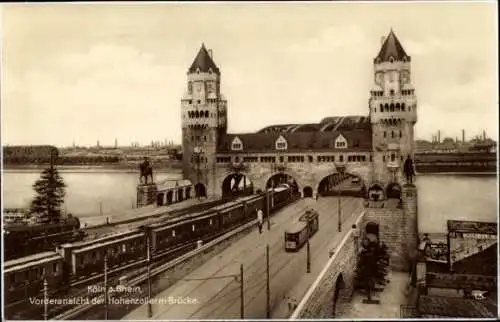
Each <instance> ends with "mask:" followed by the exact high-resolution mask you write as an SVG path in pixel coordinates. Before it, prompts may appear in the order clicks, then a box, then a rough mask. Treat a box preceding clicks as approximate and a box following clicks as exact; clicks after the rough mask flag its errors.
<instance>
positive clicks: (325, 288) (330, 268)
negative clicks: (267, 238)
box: [291, 213, 365, 319]
mask: <svg viewBox="0 0 500 322" xmlns="http://www.w3.org/2000/svg"><path fill="white" fill-rule="evenodd" d="M364 215H365V214H364V213H362V214H361V215H360V216H359V217H358V219H357V221H356V225H357V226H358V227H359V224H360V223H361V221H362V219H363V217H364ZM358 236H359V230H358V229H357V228H356V229H351V230H350V231H349V232H347V234H346V236H345V237H344V239H342V241H341V242H340V243H339V245H338V246H337V248H336V249H335V252H334V254H333V255H332V257H331V258H330V259H329V260H328V263H327V264H326V265H325V267H324V268H323V270H322V271H321V273H320V274H319V276H318V278H317V279H316V280H315V281H314V283H313V284H312V285H311V287H310V288H309V290H308V291H307V293H306V295H305V296H304V298H303V299H302V301H301V302H300V303H299V305H298V307H297V309H296V310H295V312H294V313H293V314H292V317H291V319H325V318H332V317H335V312H334V305H333V304H334V295H335V290H336V286H339V294H338V301H337V305H336V306H335V307H336V311H337V312H338V308H339V305H341V304H343V303H346V302H348V301H349V300H350V298H351V296H352V293H353V291H354V278H355V272H356V266H357V250H358V249H359V247H358V246H359V238H358ZM341 281H342V282H341Z"/></svg>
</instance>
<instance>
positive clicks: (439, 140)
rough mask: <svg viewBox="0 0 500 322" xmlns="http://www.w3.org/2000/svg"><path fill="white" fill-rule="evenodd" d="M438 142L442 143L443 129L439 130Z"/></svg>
mask: <svg viewBox="0 0 500 322" xmlns="http://www.w3.org/2000/svg"><path fill="white" fill-rule="evenodd" d="M438 143H441V130H438Z"/></svg>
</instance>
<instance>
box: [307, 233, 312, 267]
mask: <svg viewBox="0 0 500 322" xmlns="http://www.w3.org/2000/svg"><path fill="white" fill-rule="evenodd" d="M307 273H311V247H310V245H309V238H308V239H307Z"/></svg>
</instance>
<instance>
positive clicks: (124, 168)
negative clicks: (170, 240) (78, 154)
mask: <svg viewBox="0 0 500 322" xmlns="http://www.w3.org/2000/svg"><path fill="white" fill-rule="evenodd" d="M47 167H48V165H47V164H23V165H12V164H4V166H3V171H5V172H32V171H41V170H43V169H45V168H47ZM56 167H57V169H58V170H60V171H61V172H120V173H139V169H138V168H137V167H135V166H132V165H114V164H110V165H57V166H56ZM153 172H156V173H180V172H181V169H180V168H179V167H171V166H165V165H163V166H158V167H155V166H154V165H153Z"/></svg>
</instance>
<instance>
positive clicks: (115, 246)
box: [71, 233, 146, 278]
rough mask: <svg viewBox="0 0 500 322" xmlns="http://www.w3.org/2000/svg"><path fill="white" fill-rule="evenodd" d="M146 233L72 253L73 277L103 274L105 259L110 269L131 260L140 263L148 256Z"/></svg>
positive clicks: (98, 244)
mask: <svg viewBox="0 0 500 322" xmlns="http://www.w3.org/2000/svg"><path fill="white" fill-rule="evenodd" d="M145 238H146V237H145V235H144V233H135V234H133V235H130V236H126V237H123V238H121V239H116V240H110V241H105V242H101V243H96V244H93V245H90V246H87V247H83V248H80V249H76V250H74V251H73V252H72V259H71V264H72V268H73V272H72V273H73V275H74V276H77V277H78V278H83V277H88V276H91V275H94V274H97V273H102V271H103V269H104V257H105V256H106V257H107V262H108V267H109V269H113V268H116V267H118V266H120V265H122V264H123V263H127V262H128V261H130V260H136V261H139V260H141V259H144V257H145V254H146V249H145V247H144V246H145V244H146V243H145Z"/></svg>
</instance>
